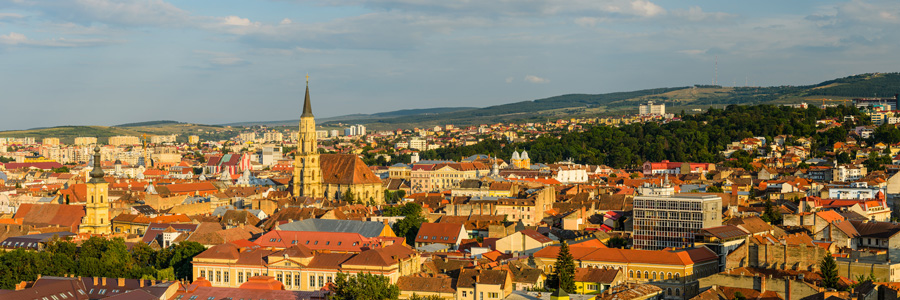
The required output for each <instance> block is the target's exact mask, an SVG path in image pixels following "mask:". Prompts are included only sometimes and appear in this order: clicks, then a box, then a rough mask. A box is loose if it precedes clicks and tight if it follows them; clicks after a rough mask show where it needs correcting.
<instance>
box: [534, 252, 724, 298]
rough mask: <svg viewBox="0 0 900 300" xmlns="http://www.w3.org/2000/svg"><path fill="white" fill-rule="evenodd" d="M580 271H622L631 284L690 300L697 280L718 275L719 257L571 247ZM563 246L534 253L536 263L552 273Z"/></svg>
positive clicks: (692, 253) (697, 287)
mask: <svg viewBox="0 0 900 300" xmlns="http://www.w3.org/2000/svg"><path fill="white" fill-rule="evenodd" d="M569 253H571V254H572V257H573V258H574V260H575V267H576V268H588V267H593V268H607V269H616V270H619V271H620V272H621V273H622V274H623V275H624V277H625V280H626V281H627V282H630V283H649V284H652V285H655V286H658V287H660V288H661V289H663V291H664V294H665V295H666V296H667V297H669V298H672V299H690V298H691V297H693V296H696V295H697V294H698V293H699V284H698V282H697V280H698V279H699V278H703V277H706V276H709V275H712V274H716V273H718V269H719V263H718V256H717V255H716V254H715V253H714V252H713V251H712V250H709V249H708V248H705V247H700V248H694V249H687V250H678V251H667V250H634V249H614V248H594V247H578V246H573V247H570V248H569ZM558 255H559V246H551V247H547V248H544V249H541V250H540V251H538V252H536V253H535V254H534V259H535V263H536V264H537V265H538V266H539V267H541V268H543V269H544V272H546V273H550V272H551V271H552V268H553V264H554V263H555V262H556V257H557V256H558Z"/></svg>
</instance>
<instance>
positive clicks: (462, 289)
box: [456, 269, 513, 300]
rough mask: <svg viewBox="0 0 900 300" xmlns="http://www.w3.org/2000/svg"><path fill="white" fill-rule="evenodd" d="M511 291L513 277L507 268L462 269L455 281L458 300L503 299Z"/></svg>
mask: <svg viewBox="0 0 900 300" xmlns="http://www.w3.org/2000/svg"><path fill="white" fill-rule="evenodd" d="M512 291H513V279H512V272H510V271H509V270H474V269H463V270H460V272H459V279H457V281H456V299H460V300H492V299H497V300H499V299H505V298H506V297H507V296H509V294H512Z"/></svg>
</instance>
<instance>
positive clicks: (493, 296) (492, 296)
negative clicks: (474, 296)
mask: <svg viewBox="0 0 900 300" xmlns="http://www.w3.org/2000/svg"><path fill="white" fill-rule="evenodd" d="M488 298H492V299H495V298H500V296H499V293H491V292H488Z"/></svg>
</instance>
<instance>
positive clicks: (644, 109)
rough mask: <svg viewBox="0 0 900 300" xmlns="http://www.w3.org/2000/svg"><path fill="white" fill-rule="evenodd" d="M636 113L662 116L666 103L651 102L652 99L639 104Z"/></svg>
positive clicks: (664, 112)
mask: <svg viewBox="0 0 900 300" xmlns="http://www.w3.org/2000/svg"><path fill="white" fill-rule="evenodd" d="M638 114H640V115H657V116H662V115H665V114H666V104H665V103H660V104H653V101H648V102H647V104H641V106H640V107H639V109H638Z"/></svg>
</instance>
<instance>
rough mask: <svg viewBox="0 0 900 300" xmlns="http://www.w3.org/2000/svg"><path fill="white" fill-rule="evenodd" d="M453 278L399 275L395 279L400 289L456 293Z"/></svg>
mask: <svg viewBox="0 0 900 300" xmlns="http://www.w3.org/2000/svg"><path fill="white" fill-rule="evenodd" d="M453 281H454V280H453V278H450V277H448V276H441V277H420V276H401V277H400V278H399V279H398V280H397V287H398V288H400V290H401V291H412V292H428V293H456V289H455V288H454V287H453Z"/></svg>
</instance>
